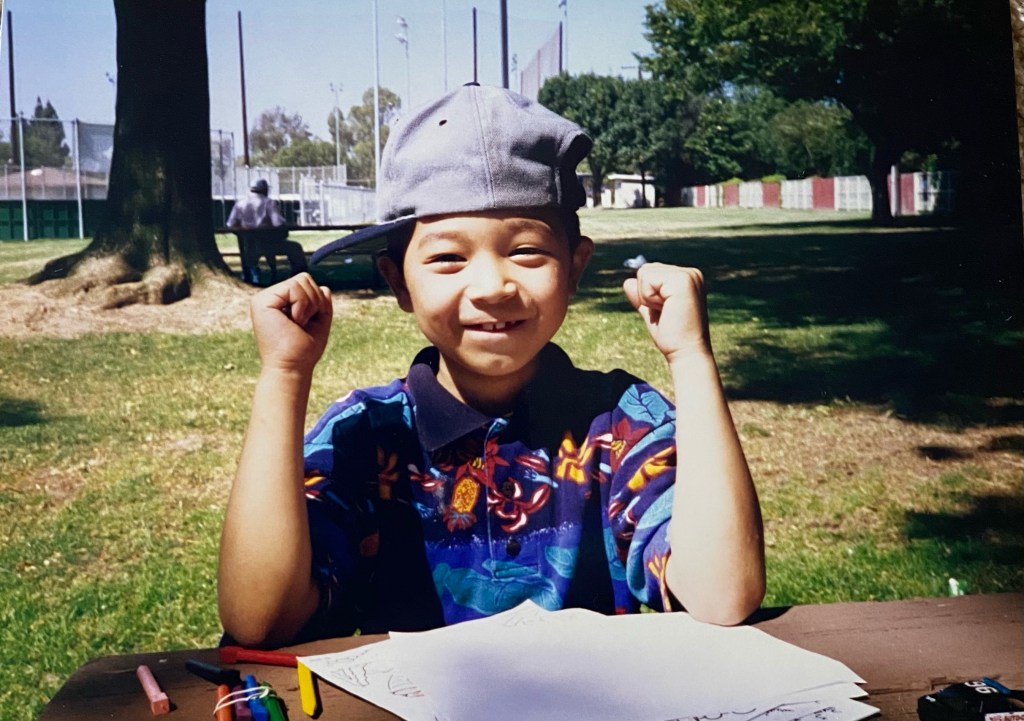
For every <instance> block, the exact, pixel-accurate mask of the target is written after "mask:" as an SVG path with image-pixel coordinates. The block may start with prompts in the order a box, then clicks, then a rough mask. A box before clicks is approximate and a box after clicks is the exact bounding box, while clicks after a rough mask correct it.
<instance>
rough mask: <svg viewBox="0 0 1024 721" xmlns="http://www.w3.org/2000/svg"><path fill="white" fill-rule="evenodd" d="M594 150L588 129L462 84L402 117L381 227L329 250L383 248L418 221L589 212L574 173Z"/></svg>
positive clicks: (389, 150)
mask: <svg viewBox="0 0 1024 721" xmlns="http://www.w3.org/2000/svg"><path fill="white" fill-rule="evenodd" d="M592 145H593V143H592V141H591V139H590V138H589V137H588V136H587V134H586V133H585V132H584V131H583V129H582V128H581V127H580V126H579V125H577V124H576V123H574V122H572V121H571V120H567V119H566V118H563V117H562V116H561V115H558V114H557V113H554V112H552V111H550V110H548V109H547V108H545V107H544V106H543V105H540V104H539V103H536V102H533V101H532V100H528V99H527V98H524V97H523V96H521V95H518V94H516V93H513V92H511V91H509V90H504V89H501V88H495V87H487V86H482V85H475V84H470V85H463V86H462V87H460V88H458V89H456V90H454V91H452V92H450V93H447V94H446V95H443V96H442V97H440V98H438V99H437V100H434V101H433V102H430V103H427V104H425V105H422V106H420V107H418V108H416V109H414V110H413V111H411V112H410V113H409V114H407V115H405V116H403V117H401V118H399V120H398V122H397V123H396V124H395V125H394V127H393V128H392V131H391V135H390V137H389V138H388V142H387V145H386V146H385V148H384V153H383V156H382V158H381V168H380V178H379V179H378V183H377V219H378V223H377V224H376V225H373V226H370V227H367V228H363V229H361V230H358V231H356V232H354V233H350V234H349V235H346V236H344V237H342V238H338V239H337V240H334V241H331V242H330V243H327V244H326V245H324V246H323V247H321V248H319V249H317V250H316V252H314V253H313V255H312V258H311V262H313V263H316V262H318V261H320V260H322V259H323V258H324V257H326V256H327V255H330V254H331V253H335V252H338V251H341V250H353V249H355V247H356V246H359V249H360V250H366V251H372V250H379V249H383V248H384V247H385V246H386V244H387V238H388V236H389V234H391V233H393V232H395V231H397V230H399V229H402V228H407V227H408V226H410V225H411V224H412V223H414V222H415V221H416V219H417V218H425V217H429V216H434V215H447V214H451V213H472V212H480V211H488V210H518V209H534V208H536V209H541V208H549V209H561V210H565V211H575V210H576V209H578V208H580V207H582V206H583V205H584V204H585V203H586V193H585V191H584V189H583V186H582V184H581V183H580V181H579V179H578V178H577V177H576V166H577V165H579V163H580V161H581V160H583V158H584V157H586V155H587V153H589V152H590V148H591V146H592Z"/></svg>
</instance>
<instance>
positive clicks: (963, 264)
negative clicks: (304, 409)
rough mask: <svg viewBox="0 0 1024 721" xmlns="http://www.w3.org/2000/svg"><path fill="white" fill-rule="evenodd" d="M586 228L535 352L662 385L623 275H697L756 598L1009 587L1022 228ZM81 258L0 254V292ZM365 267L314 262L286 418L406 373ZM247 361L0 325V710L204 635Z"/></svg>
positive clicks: (315, 411) (396, 314)
mask: <svg viewBox="0 0 1024 721" xmlns="http://www.w3.org/2000/svg"><path fill="white" fill-rule="evenodd" d="M583 228H584V231H585V232H587V233H588V234H590V235H592V236H593V237H594V238H595V240H596V241H597V250H596V254H595V257H594V261H593V262H592V265H591V268H590V269H589V270H588V272H587V274H586V276H585V278H584V280H583V283H582V285H581V288H580V292H579V294H578V297H577V301H576V302H575V304H574V305H573V307H572V308H571V309H570V314H569V319H568V321H567V323H566V325H565V327H564V328H563V330H562V331H561V332H560V333H559V335H558V337H557V338H556V341H557V342H559V343H560V344H562V345H563V346H564V347H565V348H566V350H567V351H568V352H569V353H570V355H572V356H573V357H574V359H575V360H576V362H577V363H578V364H579V365H581V366H585V367H592V368H601V369H610V368H613V367H625V368H628V369H629V370H631V371H633V372H634V373H636V374H637V375H640V376H642V377H645V378H647V379H649V380H651V381H652V382H653V383H655V384H656V385H658V386H661V387H663V388H667V387H668V375H667V372H666V369H665V367H664V362H663V360H662V359H661V358H660V356H659V354H658V353H657V351H656V350H655V349H654V347H653V345H652V344H651V343H650V341H649V339H648V338H647V336H646V331H645V330H644V329H643V327H642V325H641V324H640V322H639V319H638V318H637V317H636V316H635V314H634V311H633V310H632V309H631V308H630V307H629V305H628V303H627V302H626V300H625V298H624V297H623V296H622V293H621V290H620V286H621V282H622V280H623V279H624V278H625V277H627V274H628V272H629V271H627V270H626V269H625V268H624V267H623V265H622V263H623V261H624V260H625V259H627V258H631V257H634V256H636V255H638V254H640V253H642V254H643V255H644V256H646V257H647V259H648V260H659V261H665V262H672V263H684V264H689V265H695V266H697V267H700V268H701V269H702V270H703V271H704V273H705V276H706V278H707V281H708V290H709V313H710V318H711V324H712V334H713V339H714V343H715V348H716V355H717V357H718V360H719V364H720V367H721V371H722V375H723V378H724V380H725V384H726V387H727V391H728V394H729V397H730V400H731V403H732V409H733V413H734V416H735V420H736V423H737V426H738V428H739V429H740V433H741V436H742V438H743V442H744V447H745V449H746V451H747V456H748V459H749V461H750V464H751V468H752V470H753V473H754V478H755V481H756V483H757V485H758V490H759V493H760V495H761V501H762V506H763V512H764V516H765V520H766V543H767V551H768V573H769V584H768V597H767V599H766V603H767V604H770V605H776V604H792V603H816V602H828V601H840V600H867V599H894V598H905V597H913V596H938V595H943V594H945V593H947V592H948V590H947V589H948V579H949V578H950V577H955V578H956V579H958V581H959V582H960V584H961V586H963V587H966V590H967V592H968V593H982V592H995V591H1003V590H1019V589H1021V588H1024V281H1022V277H1024V258H1022V256H1021V243H1020V232H1019V229H1018V230H1016V231H1012V232H1011V231H1007V236H1006V238H1009V239H1010V240H1006V239H1003V240H1004V241H1005V242H998V240H999V239H997V238H994V237H993V236H990V235H987V234H980V233H976V232H975V233H972V232H967V231H963V230H956V229H950V228H943V227H915V226H910V225H907V226H899V227H896V228H891V229H875V228H871V227H870V226H869V225H868V224H867V222H866V218H864V217H862V216H856V215H851V214H831V213H825V214H823V213H805V212H786V211H745V210H720V211H709V210H700V209H658V210H635V211H608V210H605V211H600V210H599V211H590V212H586V213H585V214H584V216H583ZM1012 233H1016V235H1015V236H1013V235H1012ZM327 237H331V236H329V235H328V236H327ZM327 237H322V236H313V235H310V237H302V238H300V240H301V242H303V243H304V244H305V245H306V246H307V247H309V248H312V247H315V246H316V245H317V244H318V243H320V242H322V241H323V240H325V239H327ZM1014 238H1015V239H1014ZM219 242H220V243H221V246H222V248H224V249H225V250H231V249H232V248H233V244H234V238H233V237H232V236H226V237H223V238H220V239H219ZM81 246H82V241H55V240H51V241H31V242H29V243H23V242H20V241H17V242H15V241H12V242H3V243H0V285H9V284H11V283H13V282H14V281H15V280H17V279H19V278H23V277H25V276H26V275H28V274H29V273H31V272H33V271H34V270H37V269H38V268H39V267H41V264H42V263H43V262H44V261H45V260H47V259H49V258H52V257H55V256H57V255H61V254H64V253H67V252H70V251H72V250H75V249H77V248H79V247H81ZM365 270H366V269H365V268H356V269H355V270H353V269H352V268H343V267H335V268H333V269H328V270H326V271H323V272H324V273H325V274H326V275H325V276H324V277H323V278H321V279H322V280H324V281H325V282H331V283H333V284H334V285H335V286H336V287H338V288H339V289H340V290H338V291H337V292H338V293H339V295H341V296H344V297H345V298H347V301H346V302H347V304H346V306H345V308H346V310H345V312H344V313H341V314H339V315H338V316H336V318H335V328H334V332H333V334H332V337H331V342H330V346H329V347H328V350H327V354H326V357H325V359H324V361H323V362H322V363H321V365H320V366H319V367H318V370H317V378H316V381H315V384H314V395H313V398H312V401H311V406H310V408H311V411H310V416H309V417H310V421H312V419H313V418H314V417H316V416H317V415H319V414H320V412H321V411H322V410H323V409H324V408H325V406H326V405H327V404H328V403H329V402H330V401H331V400H333V399H334V398H335V397H337V396H339V395H341V394H342V393H343V392H344V391H345V390H346V389H349V388H351V387H354V386H359V385H367V384H373V383H381V382H385V381H387V380H389V379H391V378H392V377H394V376H396V375H399V374H402V373H404V371H405V370H406V368H407V363H408V360H409V359H410V358H411V356H412V354H413V353H414V352H415V350H416V349H418V348H419V347H420V345H421V343H422V341H421V340H420V338H419V336H418V333H417V331H416V329H415V326H414V325H413V323H412V321H411V319H410V318H409V317H408V316H407V315H405V314H403V313H402V312H401V311H399V310H398V309H397V308H396V307H395V305H394V303H393V302H392V301H391V300H390V298H389V297H388V296H387V294H386V293H384V292H383V291H379V290H351V289H349V290H346V288H350V287H351V286H352V285H353V283H354V281H353V277H352V276H346V275H344V274H345V273H350V272H356V274H357V275H358V272H363V271H365ZM318 272H319V271H318ZM256 372H257V364H256V357H255V351H254V348H253V345H252V340H251V337H250V335H249V333H247V332H244V331H230V332H212V333H207V334H202V335H176V334H171V333H163V332H156V331H154V332H145V333H110V332H107V333H90V334H86V335H83V336H80V337H77V338H72V339H62V338H53V337H43V336H33V337H30V338H24V337H2V336H0V518H2V519H3V520H2V521H0V595H2V597H3V598H4V604H3V607H2V610H0V708H2V709H4V714H3V715H4V717H5V718H11V719H12V721H13V720H17V721H23V720H27V719H31V718H34V717H35V716H36V715H37V714H38V713H39V711H40V709H41V708H42V706H43V705H44V704H45V702H46V701H47V699H48V698H49V697H50V696H51V695H52V693H53V692H54V691H55V690H56V689H57V688H58V687H59V686H60V684H61V683H63V681H64V680H65V679H66V678H67V676H68V675H69V674H70V673H71V672H72V671H73V670H74V669H75V668H76V667H77V666H79V665H80V664H82V663H84V662H85V661H87V660H88V659H90V658H92V657H95V656H98V655H104V654H113V653H126V652H132V651H143V650H156V649H171V648H187V647H199V646H209V645H212V644H214V643H215V642H216V640H217V638H218V635H219V631H220V629H219V625H218V621H217V612H216V598H215V578H216V554H217V544H218V538H219V530H220V522H221V517H222V514H223V509H224V503H225V500H226V498H227V493H228V488H229V485H230V479H231V474H232V472H233V465H234V462H235V459H236V457H237V453H238V450H239V448H240V446H241V439H242V434H243V432H244V427H245V423H246V419H247V413H248V404H249V400H250V394H251V390H252V387H253V384H254V380H255V376H256Z"/></svg>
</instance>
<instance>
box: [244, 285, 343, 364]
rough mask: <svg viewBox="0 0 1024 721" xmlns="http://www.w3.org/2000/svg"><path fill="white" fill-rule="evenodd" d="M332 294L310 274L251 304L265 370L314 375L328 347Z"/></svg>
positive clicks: (260, 295)
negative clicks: (318, 284) (315, 368)
mask: <svg viewBox="0 0 1024 721" xmlns="http://www.w3.org/2000/svg"><path fill="white" fill-rule="evenodd" d="M333 311H334V306H333V305H332V303H331V292H330V291H329V290H328V289H327V288H324V287H320V286H317V284H316V282H315V281H314V280H313V277H312V276H311V275H309V273H300V274H299V275H296V276H293V277H291V278H289V279H288V280H285V281H282V282H280V283H278V284H276V285H272V286H270V287H269V288H267V289H266V290H263V291H260V292H259V293H257V294H256V295H254V296H253V297H252V300H251V301H250V302H249V312H250V314H251V316H252V326H253V331H254V332H255V335H256V347H257V348H258V349H259V354H260V362H261V363H262V365H263V368H265V369H268V368H273V369H278V370H285V371H300V372H309V373H311V372H312V370H313V367H314V366H315V365H316V363H317V361H319V360H320V356H322V355H323V352H324V347H325V346H326V345H327V337H328V335H329V334H330V332H331V318H332V317H333Z"/></svg>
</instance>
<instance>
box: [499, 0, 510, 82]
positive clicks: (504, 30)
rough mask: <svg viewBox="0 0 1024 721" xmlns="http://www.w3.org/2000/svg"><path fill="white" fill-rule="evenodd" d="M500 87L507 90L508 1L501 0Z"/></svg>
mask: <svg viewBox="0 0 1024 721" xmlns="http://www.w3.org/2000/svg"><path fill="white" fill-rule="evenodd" d="M499 7H500V11H501V87H503V88H505V89H506V90H508V0H501V2H500V6H499Z"/></svg>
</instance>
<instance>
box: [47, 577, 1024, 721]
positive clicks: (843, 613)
mask: <svg viewBox="0 0 1024 721" xmlns="http://www.w3.org/2000/svg"><path fill="white" fill-rule="evenodd" d="M752 625H754V626H756V627H757V628H760V629H761V630H763V631H765V632H766V633H769V634H771V635H773V636H775V637H777V638H780V639H782V640H784V641H788V642H790V643H793V644H795V645H797V646H800V647H802V648H805V649H808V650H810V651H816V652H818V653H821V654H824V655H826V656H830V657H832V658H835V659H837V660H839V661H842V662H843V663H845V664H846V665H847V666H849V667H850V668H851V669H853V671H854V672H856V673H858V674H859V675H860V676H861V677H862V678H864V680H865V684H864V688H865V690H866V691H867V692H868V693H869V696H868V697H867V698H865V699H862V700H863V701H865V702H866V703H868V704H870V705H872V706H875V707H877V708H879V709H880V710H881V714H882V718H884V719H887V720H888V719H891V720H892V721H912V720H913V719H916V718H917V699H918V698H919V697H920V696H923V695H925V694H927V693H930V692H932V691H934V690H937V689H940V688H942V687H944V686H947V685H949V684H952V683H958V682H962V681H968V680H977V679H980V678H982V677H989V678H994V679H996V680H998V681H1000V682H1001V683H1002V684H1004V685H1005V686H1009V687H1010V688H1017V689H1020V688H1024V593H1005V594H992V595H978V596H961V597H957V598H929V599H915V600H908V601H888V602H859V603H836V604H821V605H806V606H793V607H787V608H772V609H763V610H762V611H759V612H758V613H757V614H756V615H755V617H754V618H753V619H752ZM381 638H383V637H382V636H362V637H359V636H357V637H353V638H342V639H332V640H326V641H316V642H314V643H309V644H303V645H300V646H294V647H290V648H288V649H287V650H289V651H292V652H295V653H297V654H299V655H304V654H305V655H311V654H319V653H330V652H336V651H342V650H346V649H349V648H353V647H355V646H359V645H362V644H364V643H371V642H373V641H376V640H380V639H381ZM189 658H194V659H198V660H202V661H206V662H208V663H215V664H216V663H219V662H218V654H217V650H216V649H197V650H192V651H171V652H157V653H142V654H130V655H124V656H106V657H103V658H98V659H95V660H93V661H90V662H88V663H86V664H85V665H84V666H82V667H81V668H79V669H78V670H77V671H75V673H74V674H73V675H72V676H71V678H69V679H68V681H67V682H66V683H65V684H64V686H63V687H62V688H61V689H60V690H59V691H58V692H57V694H56V695H55V696H54V697H53V698H52V699H51V701H50V703H49V704H48V705H47V706H46V708H45V709H44V710H43V713H42V715H41V716H40V721H56V720H57V719H67V720H75V721H98V720H99V719H113V718H116V719H124V720H125V721H133V720H137V721H152V719H153V718H154V717H153V716H152V715H151V713H150V708H149V704H148V702H147V700H146V697H145V695H144V694H143V693H142V690H141V687H140V685H139V682H138V680H137V678H136V676H135V670H136V668H137V667H138V666H139V665H140V664H146V665H148V666H149V667H150V668H151V669H152V670H153V673H154V674H155V676H156V678H157V680H158V681H159V683H160V685H161V687H162V688H163V689H164V691H165V692H166V693H167V695H168V696H169V697H170V700H171V702H172V703H173V704H174V710H172V712H171V714H170V715H169V716H168V717H167V718H168V721H175V719H205V718H210V715H211V713H212V710H213V704H214V688H213V685H212V684H210V683H208V682H206V681H202V680H200V679H198V678H196V677H195V676H193V675H192V674H190V673H188V672H187V671H186V670H185V668H184V662H185V660H186V659H189ZM236 667H237V668H238V669H239V670H240V671H241V672H242V673H243V675H244V674H246V673H252V674H254V675H256V676H257V678H259V679H260V680H265V681H267V682H269V683H270V684H271V685H272V686H273V687H274V689H275V690H276V691H277V693H278V694H279V695H280V697H281V698H282V699H283V700H284V702H285V704H286V706H287V713H288V718H290V719H291V720H292V721H297V720H301V719H304V718H306V716H305V714H304V713H303V712H302V708H301V706H300V703H299V696H298V682H297V677H296V672H295V669H293V668H285V667H276V666H260V665H255V664H239V665H237V666H236ZM319 686H320V695H321V698H322V704H323V708H324V711H323V713H322V714H321V716H320V718H322V719H345V721H385V720H387V719H395V718H396V717H395V716H394V715H392V714H390V713H388V712H387V711H384V710H382V709H380V708H378V707H376V706H373V705H371V704H369V703H367V702H365V701H363V700H362V699H359V698H357V697H355V696H351V695H349V694H347V693H345V692H343V691H341V690H339V689H336V688H334V687H332V686H329V685H327V684H325V683H323V682H321V683H320V684H319Z"/></svg>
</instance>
